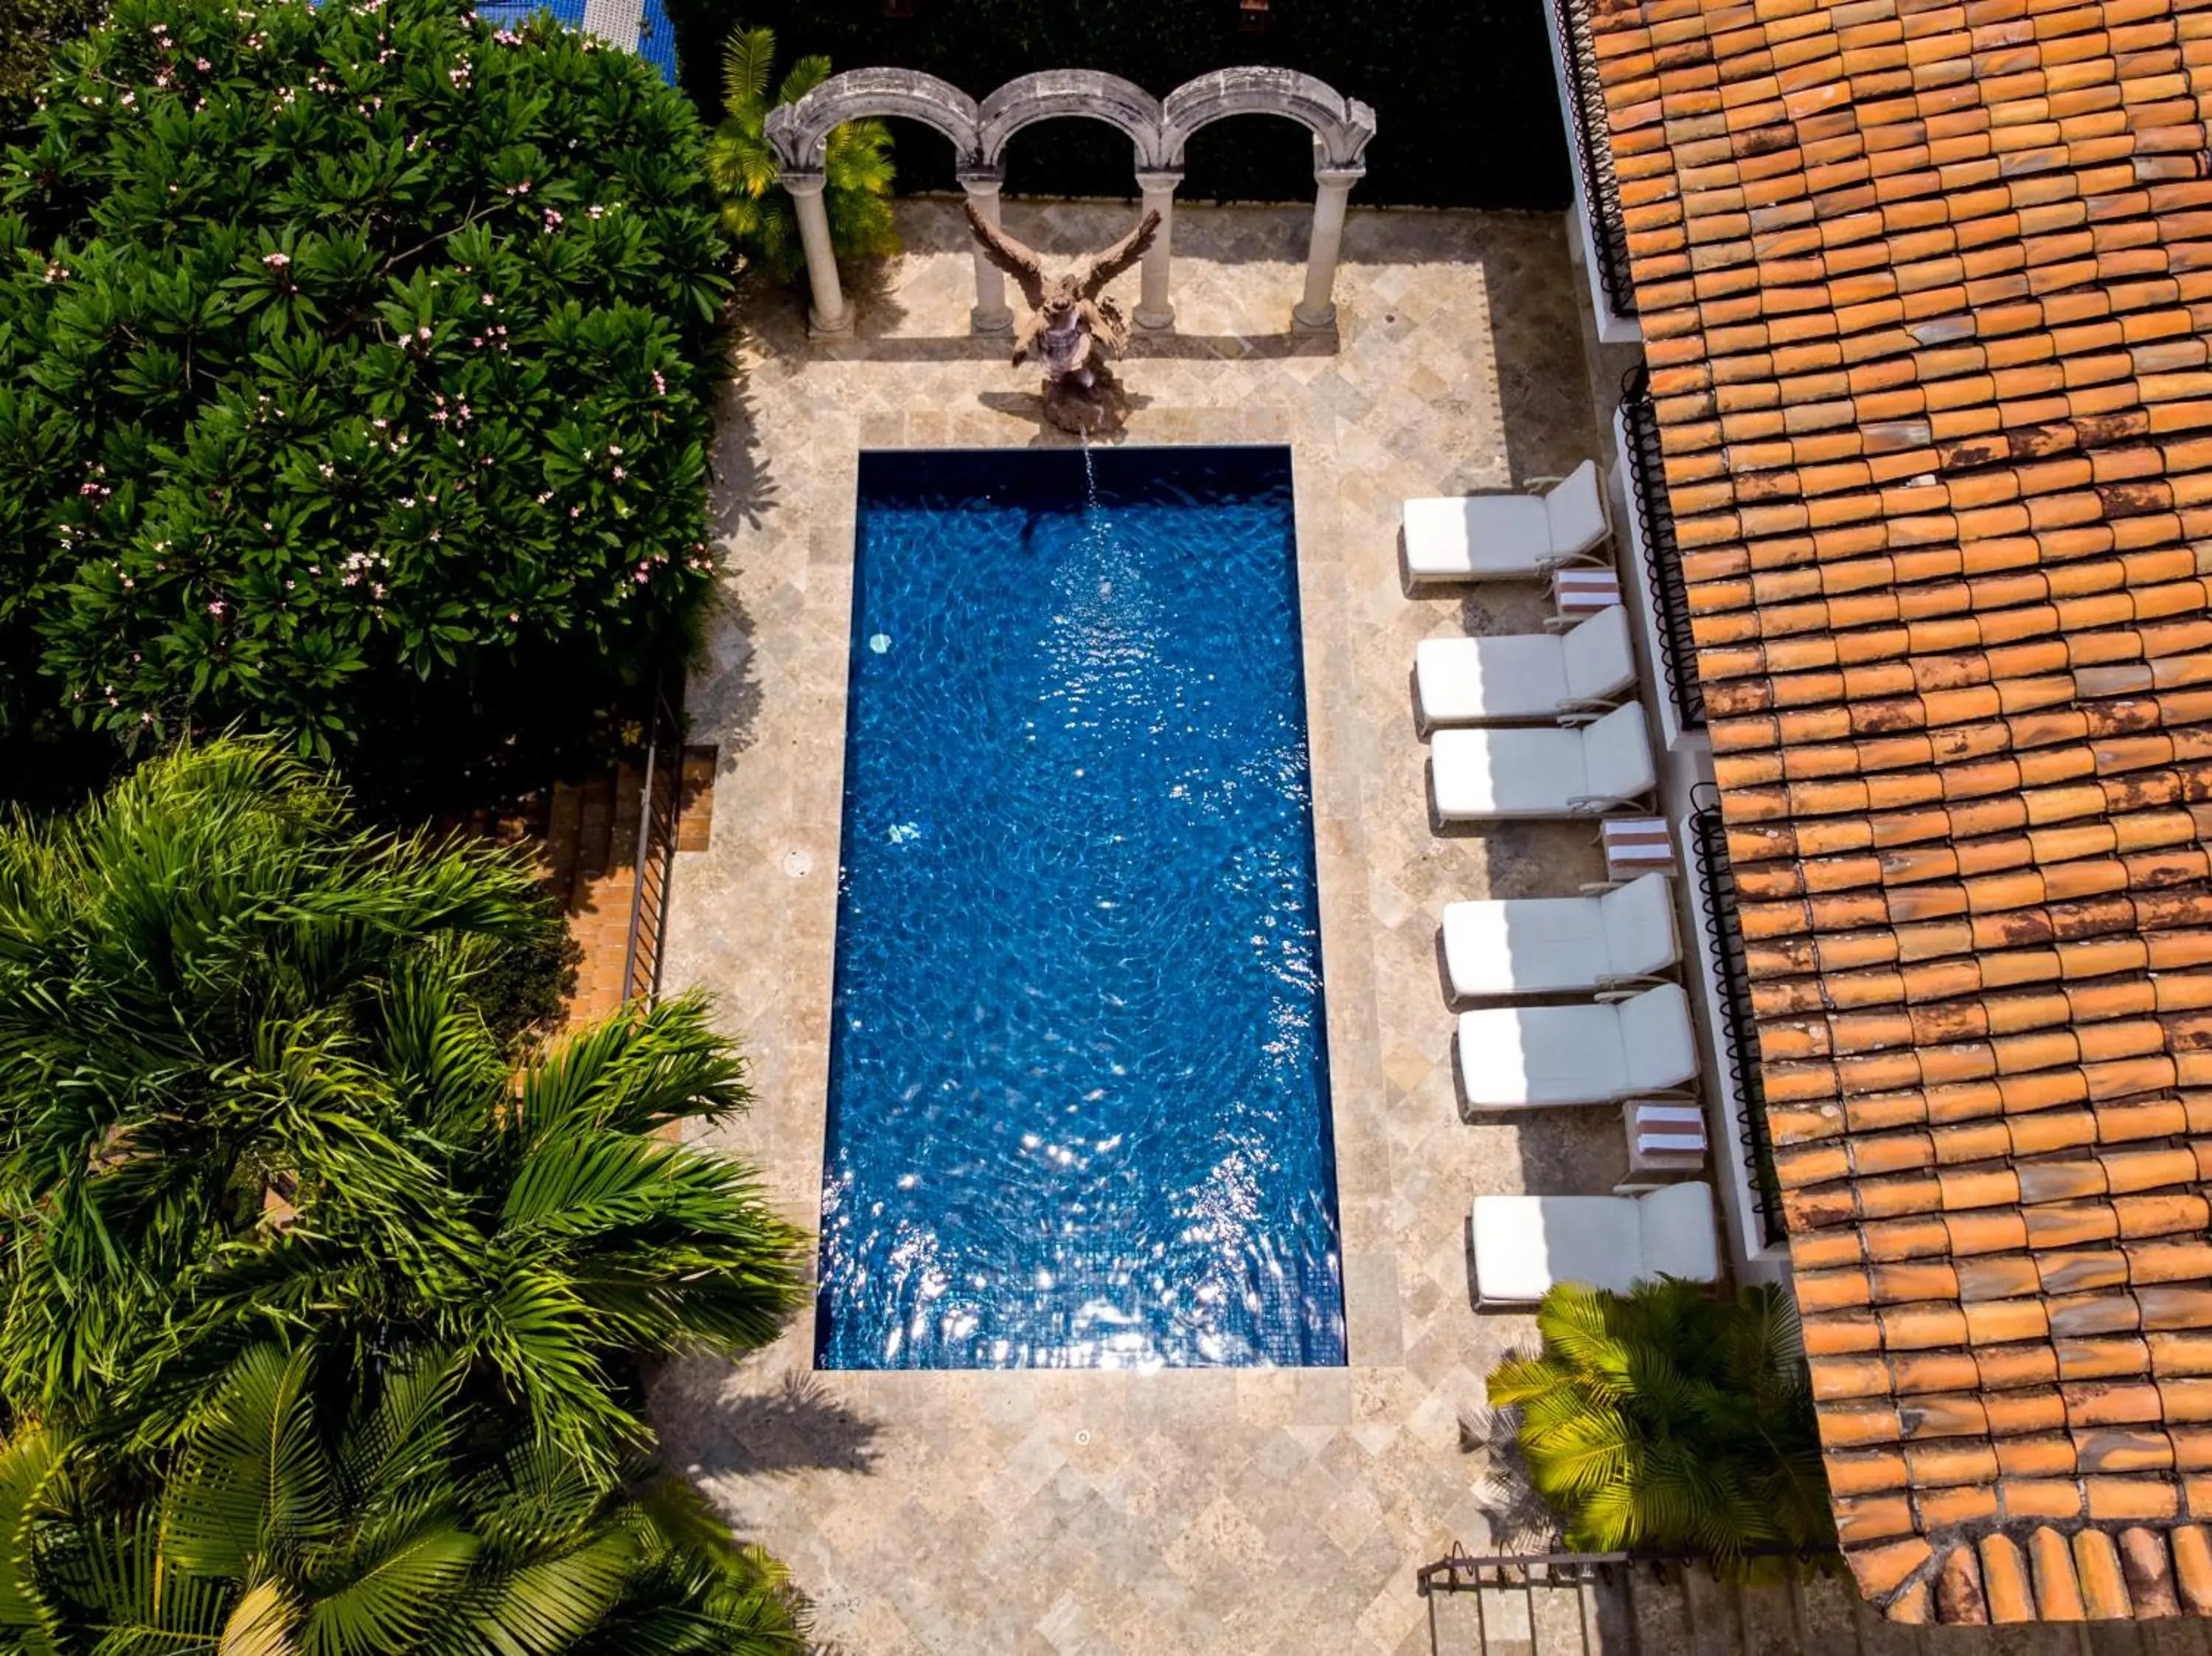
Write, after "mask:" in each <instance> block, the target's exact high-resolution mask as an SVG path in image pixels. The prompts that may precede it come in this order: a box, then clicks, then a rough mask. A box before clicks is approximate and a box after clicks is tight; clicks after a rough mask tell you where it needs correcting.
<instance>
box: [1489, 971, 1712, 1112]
mask: <svg viewBox="0 0 2212 1656" xmlns="http://www.w3.org/2000/svg"><path fill="white" fill-rule="evenodd" d="M1697 1073H1698V1054H1697V1040H1696V1035H1695V1033H1694V1032H1693V1031H1692V1028H1691V1027H1690V1003H1689V998H1688V996H1686V995H1685V994H1684V993H1683V992H1682V989H1681V986H1680V985H1679V984H1672V983H1662V984H1659V985H1657V986H1655V987H1653V988H1650V989H1647V990H1645V991H1644V992H1643V993H1642V994H1640V995H1635V996H1632V997H1631V998H1628V999H1626V1000H1624V1001H1617V1002H1592V1003H1589V1004H1583V1005H1575V1006H1494V1007H1486V1008H1483V1009H1482V1010H1478V1011H1473V1012H1462V1013H1461V1014H1460V1015H1459V1074H1460V1084H1461V1086H1462V1088H1463V1089H1464V1090H1465V1092H1466V1095H1467V1102H1468V1107H1469V1108H1471V1109H1477V1110H1498V1109H1517V1108H1520V1107H1523V1106H1527V1105H1541V1104H1606V1103H1610V1102H1612V1101H1614V1100H1616V1099H1622V1098H1626V1097H1629V1096H1630V1095H1632V1094H1636V1093H1641V1092H1653V1091H1662V1090H1664V1089H1668V1088H1670V1087H1679V1086H1680V1085H1681V1084H1682V1083H1684V1082H1686V1081H1688V1080H1691V1079H1692V1077H1695V1076H1696V1075H1697Z"/></svg>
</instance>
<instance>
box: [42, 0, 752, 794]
mask: <svg viewBox="0 0 2212 1656" xmlns="http://www.w3.org/2000/svg"><path fill="white" fill-rule="evenodd" d="M31 136H32V142H31V143H29V144H28V145H27V146H24V147H20V148H17V149H13V150H11V151H10V152H9V155H8V157H7V160H6V161H5V163H4V164H0V730H4V729H6V728H8V727H9V726H10V725H13V726H14V727H15V728H16V729H17V730H18V731H20V730H21V727H22V726H23V725H24V724H25V723H26V722H27V721H33V720H36V719H40V718H41V717H46V718H52V717H53V716H54V715H56V714H58V713H59V712H61V711H64V710H65V711H66V712H67V713H68V714H69V715H70V717H71V718H73V719H76V720H78V721H82V722H86V723H88V724H90V725H95V726H98V727H100V728H104V729H106V730H107V731H112V732H113V733H115V734H116V735H118V737H123V738H124V739H125V740H126V741H131V740H136V739H137V738H140V737H156V738H158V737H166V736H168V735H170V734H171V733H173V732H174V731H179V730H180V729H186V728H195V727H197V728H205V727H207V726H210V725H229V724H232V723H234V722H241V723H244V724H246V725H249V726H253V727H258V728H264V729H271V730H280V731H285V732H286V733H288V735H289V736H290V737H293V738H295V739H296V741H297V742H298V743H300V744H301V748H302V749H303V750H311V751H332V752H337V751H345V750H348V749H352V748H354V747H356V745H357V744H359V743H361V742H362V740H363V738H364V737H366V736H368V735H369V734H370V733H371V732H375V733H378V734H380V736H382V737H384V739H386V740H387V741H391V742H394V743H398V742H404V741H406V740H409V739H412V738H413V737H415V736H416V734H417V733H420V732H425V731H428V732H433V733H435V732H436V731H439V730H440V729H441V728H442V727H445V726H447V725H452V724H453V723H456V722H460V723H465V722H468V721H469V720H470V719H482V718H483V707H484V706H485V705H486V704H487V703H491V704H499V705H505V706H508V707H523V706H526V703H527V701H528V699H529V698H530V697H532V696H537V695H556V696H557V695H562V694H563V693H565V692H571V691H573V689H574V686H576V685H577V684H578V683H579V682H581V683H585V684H588V685H591V686H594V687H598V688H600V689H602V690H603V689H605V688H608V687H609V685H610V682H611V681H614V682H620V681H623V680H627V679H634V678H635V677H636V676H640V675H641V673H642V672H643V671H644V670H645V668H646V665H647V663H648V662H650V661H653V660H655V659H657V658H658V656H659V652H661V651H662V650H663V649H664V648H665V647H666V646H668V645H669V644H671V642H674V641H676V640H679V639H680V638H681V636H682V635H683V634H684V628H685V627H686V625H687V623H688V622H689V620H690V617H691V616H693V614H694V613H695V611H696V606H697V604H698V602H699V601H700V599H701V598H702V595H703V593H704V591H705V590H706V588H707V586H708V583H709V580H710V578H711V572H710V567H709V562H708V557H707V555H706V552H705V549H704V546H703V537H704V519H703V512H704V506H703V500H702V477H703V473H704V445H705V442H706V440H707V438H708V431H709V428H710V408H709V400H710V397H711V395H712V392H713V379H714V351H715V338H716V319H715V318H716V315H717V312H718V309H719V306H720V300H721V299H722V296H723V294H724V293H725V291H726V278H725V276H724V275H723V273H722V272H723V268H724V266H725V265H726V262H727V259H728V250H727V248H726V246H725V244H724V243H723V241H722V240H721V237H720V232H719V229H718V227H717V225H716V217H715V207H714V201H713V198H712V197H711V195H710V194H709V192H708V191H707V189H706V186H705V184H704V180H703V177H702V144H701V133H700V129H699V126H698V124H697V121H696V118H695V116H694V115H693V113H692V112H691V109H690V105H689V104H688V102H686V100H684V99H683V98H682V97H681V96H680V95H678V94H676V93H675V92H673V91H671V90H670V89H669V88H665V87H664V86H663V85H661V84H660V83H659V81H658V80H657V79H656V78H655V77H654V76H653V72H652V71H651V70H650V69H648V68H647V66H646V65H645V64H641V62H639V61H638V60H637V59H635V58H633V57H631V56H630V55H629V54H627V53H623V52H610V51H601V50H597V49H595V47H594V45H593V43H592V41H591V40H590V39H588V38H586V37H584V36H580V35H577V34H572V33H567V32H565V31H563V30H562V29H560V28H559V27H556V26H554V25H553V24H551V23H550V21H547V20H545V19H543V18H540V19H538V20H537V21H532V22H530V23H528V24H526V25H524V26H522V27H520V28H519V29H504V28H502V29H498V30H495V29H493V28H492V27H490V26H489V24H488V23H484V22H480V21H476V20H475V19H474V17H473V15H472V14H471V13H469V12H467V11H466V10H465V9H463V4H462V0H356V3H325V4H324V5H322V6H320V7H316V8H311V7H309V6H307V5H305V4H302V3H296V0H279V3H273V4H272V3H260V4H243V5H241V4H236V3H233V0H123V3H121V4H120V5H118V7H117V9H115V11H114V13H113V15H112V17H111V19H110V21H109V22H108V23H107V25H106V27H102V28H100V29H98V30H95V31H94V33H92V34H91V35H90V36H88V38H87V39H85V40H83V41H82V42H81V43H79V44H77V45H72V46H70V47H66V48H64V51H63V52H62V53H61V54H60V58H59V61H58V65H57V69H56V73H55V78H54V79H53V80H52V82H50V83H49V85H48V86H47V88H46V102H45V107H44V108H43V109H42V110H41V111H40V112H39V114H38V116H37V117H36V119H35V122H34V124H33V128H32V132H31ZM502 698H504V701H503V702H502Z"/></svg>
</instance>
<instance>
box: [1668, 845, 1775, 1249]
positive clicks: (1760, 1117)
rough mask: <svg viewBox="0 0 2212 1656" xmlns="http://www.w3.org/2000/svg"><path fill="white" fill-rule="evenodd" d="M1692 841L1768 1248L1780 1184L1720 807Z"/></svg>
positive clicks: (1740, 1128)
mask: <svg viewBox="0 0 2212 1656" xmlns="http://www.w3.org/2000/svg"><path fill="white" fill-rule="evenodd" d="M1690 831H1691V833H1692V834H1695V835H1696V836H1697V840H1698V851H1699V856H1698V859H1697V861H1698V880H1699V884H1700V885H1701V886H1703V888H1704V889H1705V930H1706V935H1707V936H1709V937H1711V939H1712V943H1713V958H1714V960H1715V961H1717V962H1718V963H1719V967H1720V976H1721V982H1720V991H1721V994H1720V1000H1721V1016H1722V1018H1723V1020H1724V1022H1726V1024H1727V1026H1728V1027H1727V1028H1725V1029H1723V1030H1720V1031H1718V1032H1717V1033H1719V1034H1721V1035H1722V1036H1723V1042H1722V1044H1723V1046H1724V1047H1725V1048H1726V1052H1725V1053H1724V1056H1725V1057H1726V1059H1727V1061H1728V1066H1729V1077H1730V1078H1731V1080H1732V1081H1733V1082H1734V1083H1735V1097H1736V1098H1737V1099H1738V1100H1739V1101H1741V1105H1742V1108H1743V1119H1742V1120H1741V1122H1740V1123H1739V1124H1738V1125H1737V1127H1736V1135H1737V1137H1738V1138H1739V1139H1740V1140H1741V1143H1742V1144H1743V1148H1744V1153H1745V1156H1746V1157H1747V1161H1748V1162H1749V1164H1750V1167H1751V1170H1752V1195H1753V1198H1754V1199H1755V1201H1756V1203H1757V1204H1758V1208H1759V1234H1760V1235H1761V1236H1762V1237H1763V1238H1764V1239H1765V1243H1766V1245H1767V1246H1768V1247H1774V1246H1776V1245H1777V1244H1778V1243H1780V1242H1781V1241H1782V1240H1783V1238H1784V1234H1786V1233H1785V1231H1784V1227H1783V1222H1782V1185H1781V1181H1780V1180H1778V1179H1777V1178H1776V1177H1775V1174H1774V1143H1773V1140H1772V1139H1771V1137H1769V1136H1768V1134H1767V1130H1766V1089H1765V1084H1764V1083H1763V1082H1762V1081H1761V1079H1760V1077H1759V1026H1758V1024H1757V1022H1755V1021H1754V1020H1753V1016H1752V1010H1751V973H1750V970H1749V968H1747V966H1746V964H1745V961H1744V952H1743V933H1742V931H1741V928H1740V927H1739V926H1738V925H1737V924H1736V907H1735V906H1736V883H1735V868H1734V867H1733V866H1732V865H1731V864H1729V854H1728V830H1727V828H1726V827H1725V826H1724V825H1723V822H1722V821H1721V810H1720V805H1719V804H1718V803H1717V801H1716V802H1715V803H1714V804H1709V805H1700V806H1699V808H1698V809H1697V810H1695V811H1694V812H1692V815H1691V817H1690Z"/></svg>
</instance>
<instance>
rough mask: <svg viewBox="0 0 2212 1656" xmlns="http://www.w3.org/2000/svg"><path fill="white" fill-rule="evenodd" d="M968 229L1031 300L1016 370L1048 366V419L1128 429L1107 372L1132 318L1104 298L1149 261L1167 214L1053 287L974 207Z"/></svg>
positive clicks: (1083, 428) (1073, 426)
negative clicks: (1031, 361)
mask: <svg viewBox="0 0 2212 1656" xmlns="http://www.w3.org/2000/svg"><path fill="white" fill-rule="evenodd" d="M968 225H969V228H970V229H972V230H973V231H975V240H977V241H978V242H979V243H981V246H982V248H983V257H984V258H987V259H989V260H990V261H991V263H992V264H995V265H997V266H998V267H999V268H1000V270H1004V271H1005V272H1006V274H1007V275H1008V276H1012V278H1013V279H1014V282H1015V284H1016V285H1017V286H1018V287H1019V288H1021V290H1022V297H1023V298H1024V299H1025V300H1028V301H1029V305H1030V315H1029V316H1028V317H1027V318H1024V321H1023V323H1022V325H1021V328H1020V330H1019V331H1018V332H1017V333H1016V335H1015V337H1014V366H1015V367H1020V366H1021V365H1022V363H1023V362H1024V361H1026V360H1027V359H1028V358H1030V357H1031V356H1035V357H1037V358H1039V359H1040V360H1042V362H1043V363H1044V416H1045V418H1046V419H1048V420H1049V421H1051V422H1052V423H1053V424H1054V425H1055V426H1058V427H1059V428H1060V429H1061V430H1063V431H1073V432H1077V433H1083V432H1095V431H1108V430H1111V429H1113V428H1115V426H1118V425H1119V424H1120V423H1121V415H1122V406H1121V385H1120V384H1119V383H1118V382H1117V381H1116V380H1115V378H1114V371H1113V369H1112V368H1110V367H1108V366H1107V359H1108V357H1109V355H1113V354H1115V353H1117V352H1120V351H1121V350H1124V349H1127V347H1128V343H1129V322H1128V318H1127V317H1125V316H1123V315H1122V314H1121V306H1119V305H1116V304H1115V302H1114V301H1113V300H1110V299H1108V298H1107V297H1106V296H1105V294H1104V293H1103V291H1102V290H1103V288H1105V286H1106V284H1107V283H1108V282H1111V281H1112V280H1113V279H1114V278H1115V276H1119V275H1121V272H1122V271H1124V270H1127V269H1128V268H1129V267H1130V266H1131V265H1133V264H1135V263H1136V262H1137V261H1138V260H1139V259H1140V258H1143V257H1144V256H1145V250H1146V248H1147V247H1150V246H1152V238H1153V237H1154V236H1157V235H1158V234H1159V232H1160V215H1158V213H1147V214H1146V215H1145V216H1144V217H1143V218H1142V219H1141V220H1139V221H1138V224H1137V227H1136V228H1135V229H1133V230H1132V231H1130V232H1129V234H1127V235H1126V236H1123V237H1122V238H1121V240H1119V241H1117V242H1115V244H1114V245H1113V246H1111V247H1109V248H1108V249H1106V251H1105V252H1102V253H1093V254H1091V257H1090V258H1085V259H1078V260H1077V261H1076V262H1075V264H1074V266H1073V268H1072V269H1071V270H1068V271H1067V273H1066V275H1064V276H1054V277H1053V278H1052V279H1050V280H1049V281H1048V280H1047V279H1046V277H1045V274H1044V261H1043V260H1042V258H1039V257H1038V256H1037V254H1036V252H1034V251H1032V250H1031V249H1030V248H1028V247H1025V246H1023V245H1022V244H1021V243H1020V242H1018V241H1016V240H1014V239H1013V238H1012V236H1010V235H1008V234H1006V232H1005V231H1004V230H1001V229H1000V228H999V227H998V226H997V225H995V224H993V223H992V222H991V221H989V220H987V219H986V218H985V217H984V216H983V215H981V213H978V212H977V211H976V210H975V203H972V202H970V203H968Z"/></svg>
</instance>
